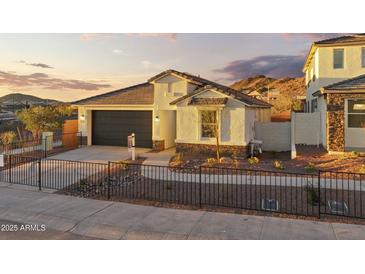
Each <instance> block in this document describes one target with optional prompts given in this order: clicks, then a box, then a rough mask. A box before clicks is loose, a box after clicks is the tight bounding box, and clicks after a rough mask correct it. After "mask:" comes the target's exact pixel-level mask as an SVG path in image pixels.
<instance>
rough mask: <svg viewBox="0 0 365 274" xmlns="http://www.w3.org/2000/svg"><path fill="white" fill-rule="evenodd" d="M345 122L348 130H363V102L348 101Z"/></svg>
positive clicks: (364, 110)
mask: <svg viewBox="0 0 365 274" xmlns="http://www.w3.org/2000/svg"><path fill="white" fill-rule="evenodd" d="M347 120H348V122H347V124H348V125H347V126H348V127H349V128H365V100H348V104H347Z"/></svg>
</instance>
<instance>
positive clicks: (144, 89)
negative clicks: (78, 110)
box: [72, 83, 154, 105]
mask: <svg viewBox="0 0 365 274" xmlns="http://www.w3.org/2000/svg"><path fill="white" fill-rule="evenodd" d="M153 92H154V91H153V85H152V84H150V83H143V84H139V85H135V86H131V87H127V88H123V89H118V90H115V91H111V92H108V93H104V94H100V95H96V96H92V97H89V98H86V99H82V100H78V101H75V102H73V103H72V104H74V105H152V104H153Z"/></svg>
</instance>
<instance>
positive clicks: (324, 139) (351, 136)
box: [303, 43, 365, 151]
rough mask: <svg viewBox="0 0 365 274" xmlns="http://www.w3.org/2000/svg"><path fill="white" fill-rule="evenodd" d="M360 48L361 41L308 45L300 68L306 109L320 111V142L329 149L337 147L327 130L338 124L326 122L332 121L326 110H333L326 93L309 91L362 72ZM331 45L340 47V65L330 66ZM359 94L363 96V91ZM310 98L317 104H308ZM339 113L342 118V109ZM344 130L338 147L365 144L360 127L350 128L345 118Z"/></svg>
mask: <svg viewBox="0 0 365 274" xmlns="http://www.w3.org/2000/svg"><path fill="white" fill-rule="evenodd" d="M363 48H365V43H362V44H361V43H357V44H347V45H345V44H338V45H335V44H333V45H318V46H316V45H314V46H312V48H311V52H310V54H309V55H308V58H307V61H306V64H305V67H304V69H303V71H304V73H305V78H306V81H305V83H306V86H307V96H306V100H307V106H308V108H307V111H308V112H311V111H313V110H314V111H316V112H319V113H320V131H321V132H320V142H321V144H322V145H323V146H324V147H325V148H327V150H329V151H332V150H334V149H333V147H335V148H336V149H337V147H338V145H337V146H331V142H333V138H332V137H331V136H329V131H331V129H332V128H336V127H339V126H340V125H332V124H330V123H332V121H334V119H332V118H331V119H330V117H329V115H330V114H331V115H333V110H329V107H328V105H329V102H328V98H327V97H328V96H327V95H326V94H322V95H320V96H313V93H315V92H317V94H318V92H319V91H320V90H321V88H323V87H326V86H328V85H331V84H335V83H338V82H341V81H343V80H347V79H349V78H353V77H357V76H359V75H363V74H365V67H364V66H363V64H362V49H363ZM335 49H343V50H344V58H343V60H344V66H343V68H334V66H333V62H334V60H333V59H334V57H333V52H334V50H335ZM345 93H350V94H351V91H346V92H345ZM357 97H358V96H357ZM360 97H361V96H360ZM363 98H365V95H364V96H363ZM314 100H315V101H316V104H317V108H316V109H313V108H311V104H312V102H313V101H314ZM341 116H343V117H342V119H341V121H344V122H345V121H346V119H345V118H346V113H342V114H341ZM344 132H345V135H346V138H343V139H344V141H343V142H346V144H342V145H341V147H360V146H361V147H365V142H363V141H362V140H363V139H364V137H363V136H365V135H363V134H364V130H362V129H350V128H348V126H347V122H346V124H345V125H344ZM341 140H342V139H341ZM337 141H338V140H337ZM341 150H342V148H341Z"/></svg>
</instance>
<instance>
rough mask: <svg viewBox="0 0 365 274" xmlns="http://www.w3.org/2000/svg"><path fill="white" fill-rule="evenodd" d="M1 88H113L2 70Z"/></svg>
mask: <svg viewBox="0 0 365 274" xmlns="http://www.w3.org/2000/svg"><path fill="white" fill-rule="evenodd" d="M0 86H8V87H15V88H17V87H27V86H34V87H39V88H43V89H50V90H62V89H78V90H99V89H102V88H108V87H111V85H109V84H96V83H93V82H87V81H82V80H75V79H60V78H55V77H50V76H49V75H48V74H46V73H32V74H28V75H19V74H16V73H10V72H5V71H1V70H0Z"/></svg>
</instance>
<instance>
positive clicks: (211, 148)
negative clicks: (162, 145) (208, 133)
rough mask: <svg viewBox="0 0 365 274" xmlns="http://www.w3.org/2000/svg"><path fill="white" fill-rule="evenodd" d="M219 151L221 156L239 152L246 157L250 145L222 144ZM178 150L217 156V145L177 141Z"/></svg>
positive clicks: (239, 154)
mask: <svg viewBox="0 0 365 274" xmlns="http://www.w3.org/2000/svg"><path fill="white" fill-rule="evenodd" d="M219 151H220V154H221V156H232V154H234V153H237V155H238V157H245V156H246V154H247V151H248V147H247V146H227V145H221V146H219ZM176 152H182V153H192V154H205V155H212V156H215V155H216V152H217V147H216V146H215V145H204V144H188V143H176Z"/></svg>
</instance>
